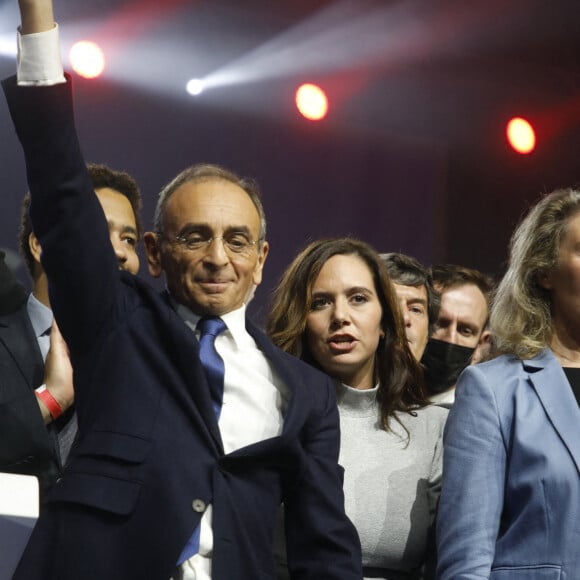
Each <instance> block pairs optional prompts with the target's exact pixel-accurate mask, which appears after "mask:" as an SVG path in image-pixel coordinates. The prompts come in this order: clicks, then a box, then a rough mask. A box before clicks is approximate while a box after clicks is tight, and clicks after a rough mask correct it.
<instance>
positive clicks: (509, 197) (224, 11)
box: [0, 0, 580, 274]
mask: <svg viewBox="0 0 580 580" xmlns="http://www.w3.org/2000/svg"><path fill="white" fill-rule="evenodd" d="M55 12H56V19H57V21H58V22H59V23H60V25H61V38H62V41H63V45H64V47H65V48H67V47H68V46H70V44H71V43H72V42H73V41H74V40H78V39H80V38H83V37H89V38H91V39H93V40H96V41H98V42H100V43H101V45H102V46H103V48H104V49H105V53H106V55H107V59H108V67H107V70H106V72H105V75H104V76H103V77H102V79H100V80H98V81H81V80H79V81H78V82H77V93H78V95H77V96H78V99H77V102H78V104H77V114H78V116H79V117H80V118H79V129H80V131H81V133H83V132H84V134H85V135H86V137H85V136H84V135H81V136H82V137H83V143H86V144H87V149H88V153H90V155H91V156H92V157H93V158H94V159H95V160H105V161H108V162H110V163H111V164H112V165H114V166H119V165H122V166H124V167H127V168H129V169H130V170H131V172H132V173H134V174H135V175H136V176H137V177H138V179H139V180H140V182H141V183H142V184H145V187H144V190H151V191H155V189H156V188H157V187H158V186H159V185H161V184H162V183H163V181H164V180H167V179H169V178H170V177H171V176H172V175H173V174H174V173H175V172H176V171H177V170H178V169H179V168H181V167H182V166H183V165H184V163H189V162H193V161H196V160H197V159H189V161H186V158H187V155H182V154H181V152H182V151H183V150H184V149H187V150H188V151H189V152H190V154H194V153H195V152H196V151H197V149H196V148H198V149H199V150H201V151H204V153H205V152H207V156H208V157H212V158H216V159H218V160H220V161H222V162H224V163H226V164H232V163H233V164H234V165H236V164H237V165H238V167H241V169H242V170H243V171H244V172H250V173H252V174H256V175H257V177H258V179H259V180H260V181H262V184H263V185H264V183H265V185H266V186H268V187H270V188H272V187H273V186H274V185H278V187H277V189H278V190H279V191H281V192H284V191H285V190H284V187H283V185H282V186H281V185H280V184H276V177H275V176H270V175H269V174H268V169H267V168H265V167H264V166H265V165H268V166H269V168H270V169H271V171H273V170H274V168H278V169H277V171H278V179H279V180H280V181H281V180H285V182H287V181H288V179H290V177H291V175H290V174H291V173H292V172H291V171H290V170H287V167H288V166H291V167H292V170H293V176H292V177H293V178H296V179H297V180H298V181H297V183H298V184H299V187H298V188H299V189H300V188H306V189H308V183H309V182H310V183H312V182H314V183H318V181H317V179H316V178H312V179H311V178H310V177H309V178H306V177H305V176H302V177H301V178H300V177H296V175H295V174H297V173H299V172H298V171H296V170H295V169H296V167H295V165H296V161H295V160H296V158H297V157H296V156H298V155H304V154H305V153H304V151H307V150H309V147H310V148H311V149H312V151H314V152H315V153H316V155H318V156H319V158H324V157H325V156H326V155H325V153H324V152H325V151H326V150H327V149H328V150H329V151H330V150H332V148H333V147H334V148H337V147H338V143H342V144H343V145H344V147H349V149H348V150H347V149H344V150H341V151H340V152H338V149H336V152H335V154H334V157H335V158H336V159H339V158H340V159H352V163H351V164H350V165H358V167H355V168H352V170H353V171H354V172H355V173H354V175H356V179H355V178H351V181H353V183H355V182H356V180H357V179H359V178H360V176H361V175H367V174H368V175H369V176H370V180H371V181H369V183H373V181H372V180H374V182H376V181H377V177H376V176H377V175H378V174H380V173H381V171H382V172H383V173H384V167H383V168H382V167H381V163H383V162H382V161H381V159H383V157H382V156H381V155H382V154H381V155H378V154H377V150H379V149H380V150H381V151H382V150H383V148H384V150H385V151H386V152H387V153H385V155H387V154H388V155H390V156H391V158H392V159H393V158H394V157H393V155H394V153H393V152H395V151H398V152H401V151H406V152H407V154H408V155H414V153H408V152H409V151H411V152H413V151H415V150H416V151H417V153H416V155H417V157H419V158H421V157H422V156H423V157H425V156H426V155H427V156H428V157H429V156H431V158H432V159H434V160H435V161H434V162H433V163H431V164H430V163H424V162H422V161H421V162H419V163H418V165H417V170H416V172H418V173H421V172H423V173H424V172H425V171H427V172H429V171H432V175H431V174H430V175H431V177H430V178H429V179H430V180H431V181H430V183H431V186H430V189H431V190H432V193H430V194H427V193H426V194H425V195H430V196H431V197H430V198H429V201H428V203H425V208H421V207H418V208H416V209H417V213H419V212H420V211H421V210H422V209H424V210H425V212H426V214H425V215H423V216H422V217H421V218H420V219H419V220H417V216H416V215H401V216H397V221H398V222H400V223H403V224H405V226H406V228H407V230H411V234H409V235H408V236H407V237H405V236H404V235H401V236H399V237H398V238H383V239H378V238H373V236H372V235H369V236H367V237H368V238H369V239H370V241H371V242H373V243H375V244H377V245H379V244H381V245H382V246H383V247H380V248H379V249H380V250H389V249H395V250H403V251H408V252H409V253H415V255H417V257H419V258H420V259H422V260H424V261H432V260H434V261H442V260H445V261H455V262H462V263H466V264H468V265H471V266H475V267H479V268H481V269H484V270H487V271H488V272H491V273H495V274H497V273H499V272H500V271H501V268H502V265H501V262H502V261H503V259H504V257H505V246H506V243H507V240H508V237H509V233H510V231H511V229H512V228H513V225H514V223H515V221H516V220H517V219H518V217H519V216H520V214H521V212H522V211H523V210H524V209H525V207H526V206H527V205H529V203H531V202H532V201H533V200H535V199H536V197H537V195H538V194H539V193H540V192H542V191H545V190H549V189H552V188H554V187H558V186H565V185H572V184H574V183H577V182H580V169H579V167H578V151H579V150H580V147H579V146H580V70H579V64H578V62H579V61H578V56H579V55H580V50H579V49H580V1H578V0H416V1H415V0H410V1H409V0H401V1H382V2H379V1H371V0H351V1H342V2H341V1H338V2H334V1H325V0H292V1H289V2H279V1H272V0H269V1H266V0H206V1H184V0H143V1H140V2H124V1H121V0H98V1H96V0H95V1H93V2H88V1H87V0H56V1H55ZM17 21H18V19H17V16H16V0H12V1H11V2H6V1H4V2H1V3H0V52H3V53H4V56H2V58H0V73H2V76H6V75H8V74H12V72H13V70H14V57H13V55H11V54H10V49H11V47H12V45H13V44H14V28H15V26H16V24H17ZM191 77H200V78H202V79H206V80H207V82H208V83H209V84H210V88H211V90H210V89H208V90H207V91H206V92H204V93H203V94H202V95H200V96H199V97H197V98H195V99H194V98H192V97H190V96H189V95H187V94H186V93H185V90H184V86H185V83H186V82H187V80H189V79H190V78H191ZM303 81H315V82H318V83H319V84H321V85H323V86H324V87H325V88H326V90H327V92H328V95H329V99H330V104H331V108H330V113H329V116H328V118H327V120H326V121H325V122H324V125H317V127H320V128H314V127H313V126H312V125H310V126H309V124H308V122H305V121H302V120H301V119H299V118H298V115H297V113H296V112H295V110H294V107H293V91H294V90H295V88H296V86H297V85H298V84H299V83H300V82H303ZM91 83H93V84H91ZM184 111H188V112H187V115H190V114H191V115H192V118H194V119H195V123H194V122H193V121H191V125H187V124H186V123H185V121H184ZM196 115H197V116H196ZM512 115H523V116H526V117H527V118H528V119H529V120H530V121H532V122H533V123H534V124H535V126H536V129H537V133H538V147H537V150H536V151H535V152H534V153H533V154H532V155H530V156H525V157H524V156H518V155H516V154H514V153H512V152H510V150H509V149H508V148H507V145H506V144H505V139H504V137H503V134H504V127H505V123H506V121H507V120H508V119H509V117H510V116H512ZM103 118H104V119H105V120H103ZM117 118H120V119H122V123H116V119H117ZM216 118H217V119H219V120H220V122H219V123H216V121H215V119H216ZM107 119H108V123H109V125H107ZM210 119H212V123H213V127H214V128H215V130H213V131H212V130H211V129H208V128H206V127H205V125H204V122H205V121H207V123H208V127H209V120H210ZM242 120H243V121H242ZM156 123H158V124H159V126H162V127H164V130H165V131H168V132H169V131H172V132H173V133H172V135H173V136H170V134H169V133H167V134H163V133H162V132H160V131H159V130H158V129H157V125H156ZM252 123H255V126H254V125H252ZM114 124H116V125H120V124H121V125H123V126H122V127H120V126H117V127H116V130H117V131H118V133H119V135H118V134H117V133H115V132H114V131H113V128H112V127H111V126H112V125H114ZM186 125H187V130H186V129H185V126H186ZM190 126H191V130H190V129H189V127H190ZM289 127H290V128H291V130H292V131H294V133H293V137H292V138H290V137H288V138H287V139H285V138H283V137H282V136H281V135H282V133H283V132H284V131H286V130H287V129H288V128H289ZM180 128H183V130H180ZM196 128H198V129H196ZM0 130H1V131H3V134H4V135H6V139H2V141H3V143H2V144H0V163H2V164H3V171H4V172H7V173H8V178H7V179H5V180H4V182H5V184H6V183H8V185H9V187H12V188H17V191H20V189H19V188H20V187H21V185H20V184H21V183H23V181H22V175H23V173H22V165H21V162H20V161H14V159H15V157H14V155H16V154H15V153H14V152H13V150H14V149H15V148H16V147H17V146H16V141H15V139H14V137H13V135H12V134H11V129H10V124H9V121H8V115H7V111H6V107H5V105H4V104H3V103H2V104H1V105H0ZM297 135H299V136H300V139H302V141H301V142H302V143H303V144H304V143H305V142H304V140H305V139H312V140H313V141H311V142H310V143H308V144H306V145H305V146H304V147H302V148H300V147H298V146H296V147H295V148H293V147H294V145H293V144H295V143H296V142H297V141H295V140H293V139H294V138H295V137H296V136H297ZM321 135H324V138H325V139H326V141H323V139H322V137H321ZM296 139H297V137H296ZM316 139H320V142H319V143H318V145H320V148H319V149H316V147H315V146H314V145H312V143H313V142H315V140H316ZM118 140H119V141H121V142H123V143H124V145H123V146H120V145H118V143H117V141H118ZM260 140H261V141H260ZM268 140H269V142H271V143H276V146H274V145H272V147H270V146H267V145H266V146H264V145H263V144H262V145H260V143H263V142H264V141H266V142H267V141H268ZM152 141H153V143H155V146H152V145H151V143H152ZM200 141H201V142H200ZM145 143H147V145H145ZM192 143H194V145H192ZM328 143H331V145H330V146H328V145H327V144H328ZM192 147H193V149H192ZM228 148H229V149H228ZM299 149H300V151H299ZM242 150H245V153H246V154H247V155H246V157H244V152H242ZM274 150H275V151H274ZM360 151H363V153H359V152H360ZM426 152H428V153H426ZM313 154H314V153H313ZM252 155H253V158H252V157H251V156H252ZM401 155H402V153H401ZM167 156H169V157H171V159H170V160H169V161H166V160H165V161H164V164H162V163H161V159H162V158H164V157H167ZM395 156H396V155H395ZM331 157H332V155H331ZM402 157H404V155H402ZM151 158H153V159H155V163H154V165H156V166H159V167H158V171H159V173H155V172H153V170H152V168H151V165H152V162H151ZM248 159H253V160H252V161H248ZM392 159H391V161H390V162H384V163H385V167H386V166H388V167H391V168H392V167H394V166H399V167H400V165H401V163H402V162H401V163H400V162H399V161H400V160H399V161H393V160H392ZM18 160H19V157H18ZM300 163H301V164H302V165H303V166H307V165H308V166H309V165H310V159H309V160H307V161H304V160H303V159H302V161H301V162H300ZM346 165H349V164H348V163H342V164H341V166H340V167H336V165H335V166H334V168H330V164H329V167H327V168H326V171H333V172H336V171H345V167H346ZM434 167H440V170H437V169H433V168H434ZM426 168H427V169H426ZM309 170H314V169H313V168H312V167H309ZM281 173H282V174H281ZM399 173H400V175H399V176H398V177H397V178H396V179H393V180H391V179H390V176H389V175H381V176H380V178H379V181H380V182H381V184H382V185H384V187H386V188H388V187H389V183H391V185H392V187H393V188H398V189H405V183H406V182H409V183H412V186H411V185H409V188H410V189H411V188H412V189H413V190H414V191H415V192H416V195H415V197H413V196H412V195H411V194H409V192H403V193H401V195H404V197H406V198H409V195H411V197H413V199H414V200H416V204H418V205H419V206H421V205H423V204H422V201H421V193H420V191H419V192H418V193H417V190H420V189H421V188H422V187H423V185H422V184H421V183H422V182H421V181H420V180H419V181H417V180H416V179H415V176H413V175H412V174H413V171H412V170H411V171H400V172H399ZM162 174H163V175H162ZM305 175H306V174H305ZM433 176H434V177H433ZM414 179H415V180H414ZM425 179H427V178H425ZM339 181H340V180H339ZM345 181H347V182H348V181H349V178H348V176H347V178H346V179H345ZM383 181H384V183H383ZM321 182H322V181H321ZM365 184H366V182H365ZM296 189H297V186H296V185H294V184H293V185H292V187H290V186H288V190H289V191H295V190H296ZM427 189H429V188H427ZM368 190H369V188H368V186H365V187H363V186H362V184H361V190H360V192H358V195H360V196H361V198H364V196H365V195H372V194H368ZM433 192H435V193H433ZM19 195H20V194H19V193H15V194H14V198H15V199H17V198H18V197H19ZM321 195H322V194H321ZM315 196H316V194H315V193H314V192H312V191H310V192H308V191H307V192H306V195H305V199H302V200H297V202H296V203H297V204H298V206H299V207H298V209H299V210H300V211H302V212H307V211H309V204H310V203H311V200H312V199H313V198H314V197H315ZM393 196H394V197H396V194H395V193H393ZM438 196H439V197H438ZM322 197H324V196H323V195H322ZM436 198H437V199H436ZM330 199H332V196H329V197H328V198H325V201H328V200H330ZM280 200H281V197H280ZM283 201H284V202H285V201H287V200H283ZM269 203H270V206H271V207H272V205H273V202H272V200H270V202H269ZM281 203H282V200H281ZM341 203H344V202H340V203H337V205H336V206H335V207H330V208H328V209H329V211H334V212H336V213H337V214H338V213H344V212H341ZM413 203H415V201H414V202H413ZM413 203H411V202H408V203H407V205H405V204H404V203H403V202H400V201H398V202H397V204H395V205H393V206H389V211H390V212H391V213H392V211H393V207H404V210H405V212H407V214H408V212H410V211H411V212H412V211H413ZM282 205H283V204H282ZM369 207H370V208H371V210H370V211H372V206H369ZM266 208H267V210H269V211H270V212H272V210H271V209H269V207H268V200H267V198H266ZM147 209H148V208H147V203H146V211H147ZM280 211H281V212H282V210H280ZM283 211H286V208H285V209H284V210H283ZM348 211H350V210H348ZM273 213H274V224H275V223H276V221H275V220H276V208H274V211H273ZM358 219H359V220H360V219H362V221H363V222H364V216H363V217H362V218H360V216H359V218H358ZM429 220H431V221H432V222H434V223H435V222H436V224H435V225H433V226H432V227H430V226H426V227H427V233H426V234H425V237H426V244H425V245H423V246H421V245H420V244H419V245H416V246H413V245H412V244H411V242H409V240H413V239H417V238H420V237H421V235H422V231H412V230H413V228H416V227H417V223H420V224H428V222H429ZM319 221H320V220H319ZM339 222H340V224H341V227H342V228H343V229H345V230H346V231H343V232H336V231H332V232H331V233H352V232H354V233H357V234H358V235H362V234H360V228H357V227H354V226H353V228H352V231H350V230H348V225H347V224H348V221H347V220H345V219H342V220H339ZM337 223H338V222H337ZM368 230H369V231H371V230H372V231H374V230H376V227H374V228H373V227H369V228H368ZM325 233H328V232H327V231H326V230H325V229H324V227H322V228H321V229H320V230H318V229H316V231H310V232H309V233H308V234H307V235H310V236H311V237H317V235H321V234H325ZM363 233H364V232H363ZM0 235H1V236H2V237H1V238H0V246H10V245H11V243H12V242H13V235H14V234H13V231H12V230H11V229H10V228H9V227H4V226H3V231H2V232H0ZM303 243H304V238H303V237H301V239H298V240H296V241H295V242H294V243H292V244H290V246H289V247H288V248H287V249H286V253H285V254H283V256H282V257H281V258H280V265H279V267H278V269H280V267H281V266H282V265H283V264H282V262H284V263H287V261H288V259H289V258H290V257H291V255H292V253H293V252H294V251H295V249H297V248H298V247H300V245H302V244H303ZM386 244H390V245H391V247H385V246H386ZM12 245H13V243H12ZM393 246H394V247H393Z"/></svg>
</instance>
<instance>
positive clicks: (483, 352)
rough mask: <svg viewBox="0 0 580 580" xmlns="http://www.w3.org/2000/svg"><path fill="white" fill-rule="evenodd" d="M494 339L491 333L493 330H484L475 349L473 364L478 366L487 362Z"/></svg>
mask: <svg viewBox="0 0 580 580" xmlns="http://www.w3.org/2000/svg"><path fill="white" fill-rule="evenodd" d="M492 339H493V335H492V333H491V330H484V331H483V332H482V333H481V336H480V337H479V341H478V343H477V346H476V347H475V352H474V353H473V356H472V357H471V364H477V363H478V362H481V361H483V360H485V359H486V358H487V357H488V356H489V353H490V350H491V342H492Z"/></svg>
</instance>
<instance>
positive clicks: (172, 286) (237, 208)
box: [144, 178, 268, 316]
mask: <svg viewBox="0 0 580 580" xmlns="http://www.w3.org/2000/svg"><path fill="white" fill-rule="evenodd" d="M259 231H260V218H259V215H258V211H257V209H256V207H255V206H254V204H253V203H252V200H251V199H250V197H249V196H248V194H247V193H246V192H245V191H244V190H243V189H241V188H240V187H239V186H237V185H235V184H234V183H231V182H229V181H226V180H223V179H214V178H209V179H204V180H202V181H189V182H186V183H184V184H183V185H181V186H180V187H179V188H178V189H177V190H176V191H175V192H173V193H172V194H171V197H169V199H168V200H167V204H166V206H165V213H164V218H163V234H162V235H161V234H160V235H158V234H155V233H153V232H147V234H145V237H144V240H145V244H146V249H147V257H148V262H149V272H150V273H151V274H152V275H153V276H155V277H157V276H160V275H161V273H162V272H165V276H166V279H167V288H168V290H169V292H170V293H171V295H172V296H173V298H174V299H175V300H177V302H179V303H181V304H184V305H185V306H187V307H189V308H190V309H191V310H192V312H195V313H196V314H199V315H201V316H203V315H214V316H220V315H222V314H226V313H227V312H231V311H232V310H236V309H237V308H240V307H241V306H242V305H243V304H244V301H245V300H246V298H247V296H249V294H250V292H251V289H252V287H253V285H258V284H259V283H260V282H261V281H262V268H263V266H264V262H265V260H266V256H267V254H268V244H267V242H264V243H263V244H262V245H261V247H260V245H259V243H258V239H259ZM237 234H239V235H243V236H245V237H246V238H247V239H249V240H251V241H255V242H256V243H255V244H253V245H252V246H251V247H250V248H249V251H248V252H247V253H243V254H236V253H234V252H232V251H230V250H228V249H227V247H226V246H225V245H224V243H223V239H222V238H223V237H224V236H225V237H226V238H230V237H232V236H235V235H237ZM193 235H197V236H199V237H201V238H203V239H206V240H209V239H210V238H214V239H213V241H212V242H211V243H209V244H204V245H203V247H201V248H197V249H194V250H192V249H188V248H187V247H186V246H185V245H183V244H179V243H175V239H176V237H186V236H188V237H189V236H193ZM216 238H219V239H216Z"/></svg>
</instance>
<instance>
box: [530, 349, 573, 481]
mask: <svg viewBox="0 0 580 580" xmlns="http://www.w3.org/2000/svg"><path fill="white" fill-rule="evenodd" d="M523 364H524V369H525V370H526V371H527V372H528V373H529V378H530V382H531V383H532V386H533V387H534V389H535V391H536V393H537V395H538V397H539V399H540V401H541V402H542V406H543V407H544V410H545V411H546V414H547V415H548V418H549V419H550V422H551V423H552V425H553V427H554V429H555V430H556V431H557V432H558V435H559V436H560V438H561V439H562V441H563V442H564V445H565V446H566V448H567V449H568V451H569V453H570V455H571V456H572V459H573V460H574V463H575V464H576V468H577V469H578V471H579V472H580V438H579V437H578V426H579V425H580V409H579V408H578V402H577V401H576V399H575V397H574V394H573V392H572V389H571V388H570V384H569V383H568V379H567V378H566V375H565V374H564V371H563V370H562V367H561V366H560V364H559V363H558V361H557V360H556V358H555V357H554V355H553V354H552V352H551V351H550V350H549V349H545V350H544V351H543V352H542V353H540V354H539V355H538V356H536V357H535V358H533V359H530V360H527V361H523Z"/></svg>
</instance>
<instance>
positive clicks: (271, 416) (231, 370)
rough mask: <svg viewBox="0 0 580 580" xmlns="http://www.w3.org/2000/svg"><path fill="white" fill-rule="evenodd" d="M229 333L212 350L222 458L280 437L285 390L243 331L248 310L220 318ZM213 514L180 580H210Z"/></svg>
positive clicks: (193, 322) (184, 313)
mask: <svg viewBox="0 0 580 580" xmlns="http://www.w3.org/2000/svg"><path fill="white" fill-rule="evenodd" d="M176 310H177V313H178V314H179V315H180V316H181V318H183V319H184V320H185V323H186V324H187V325H188V326H189V327H190V328H191V329H192V331H194V332H195V333H196V336H197V337H198V338H199V332H198V331H197V330H196V326H197V323H198V321H199V319H200V317H199V316H197V315H195V314H193V313H192V312H191V311H190V310H189V309H188V308H186V307H185V306H183V305H181V304H176ZM221 319H222V320H223V321H224V322H225V323H226V326H227V330H225V331H224V332H223V333H221V334H220V335H218V336H217V338H216V341H215V347H216V350H217V352H218V354H219V355H220V356H221V357H222V359H223V361H224V368H225V377H224V397H223V404H222V410H221V414H220V418H219V421H218V425H219V429H220V434H221V437H222V441H223V445H224V451H225V453H231V452H232V451H235V450H236V449H240V448H241V447H245V446H247V445H251V444H252V443H257V442H258V441H263V440H264V439H268V438H270V437H276V436H278V435H280V434H281V433H282V426H283V415H284V412H285V410H286V405H287V402H288V389H287V387H286V386H285V384H284V383H283V382H282V380H281V379H280V377H279V376H277V374H276V373H275V371H274V370H273V369H272V367H271V365H270V363H269V362H268V360H267V359H266V357H265V356H264V353H263V352H262V351H261V350H260V349H259V348H258V346H257V345H256V342H255V341H254V339H253V338H252V337H251V336H250V335H249V334H248V331H247V330H246V324H245V320H246V307H245V306H242V307H241V308H239V309H238V310H234V311H233V312H228V313H227V314H224V315H223V316H222V317H221ZM211 517H212V509H211V505H209V506H208V507H207V510H206V511H205V512H204V515H203V517H202V519H201V531H200V540H199V552H198V554H196V555H195V556H193V557H192V558H190V559H189V560H188V561H186V562H184V564H183V566H182V573H183V578H184V580H194V579H195V580H209V579H210V578H211V555H212V548H213V534H212V528H211Z"/></svg>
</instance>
